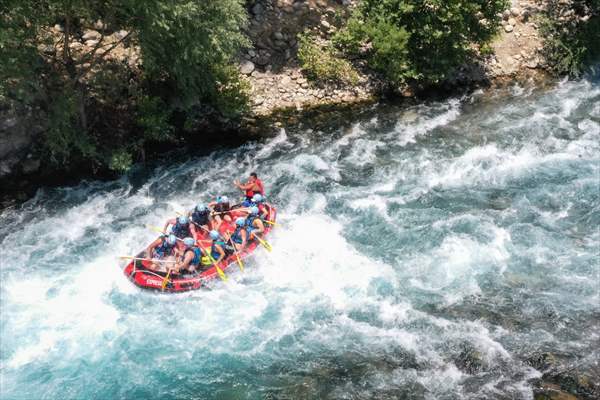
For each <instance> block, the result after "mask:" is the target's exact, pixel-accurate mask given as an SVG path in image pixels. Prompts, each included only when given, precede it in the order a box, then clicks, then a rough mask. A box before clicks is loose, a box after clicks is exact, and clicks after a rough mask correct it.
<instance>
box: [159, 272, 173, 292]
mask: <svg viewBox="0 0 600 400" xmlns="http://www.w3.org/2000/svg"><path fill="white" fill-rule="evenodd" d="M169 275H171V270H169V272H167V276H165V279H164V280H163V283H162V288H161V290H163V291H164V290H165V288H166V287H167V283H169Z"/></svg>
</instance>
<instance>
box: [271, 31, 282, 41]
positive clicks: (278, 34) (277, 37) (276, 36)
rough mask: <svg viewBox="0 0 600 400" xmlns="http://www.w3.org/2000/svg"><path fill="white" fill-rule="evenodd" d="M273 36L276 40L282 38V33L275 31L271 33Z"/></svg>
mask: <svg viewBox="0 0 600 400" xmlns="http://www.w3.org/2000/svg"><path fill="white" fill-rule="evenodd" d="M273 37H274V38H275V39H276V40H283V33H281V32H275V33H273Z"/></svg>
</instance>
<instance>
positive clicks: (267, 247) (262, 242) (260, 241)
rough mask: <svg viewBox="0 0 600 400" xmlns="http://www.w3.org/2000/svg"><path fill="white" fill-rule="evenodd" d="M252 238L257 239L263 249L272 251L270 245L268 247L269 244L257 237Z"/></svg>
mask: <svg viewBox="0 0 600 400" xmlns="http://www.w3.org/2000/svg"><path fill="white" fill-rule="evenodd" d="M254 237H255V238H256V239H258V242H259V243H260V244H262V245H263V247H264V248H265V249H267V251H273V247H271V245H270V244H269V243H267V241H266V240H263V239H261V238H259V237H258V236H254Z"/></svg>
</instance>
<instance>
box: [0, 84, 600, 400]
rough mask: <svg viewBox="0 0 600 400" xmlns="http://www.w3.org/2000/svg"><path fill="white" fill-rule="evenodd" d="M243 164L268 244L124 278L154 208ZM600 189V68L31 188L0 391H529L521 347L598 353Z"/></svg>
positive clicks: (4, 316) (180, 201) (209, 186)
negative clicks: (209, 262) (259, 190)
mask: <svg viewBox="0 0 600 400" xmlns="http://www.w3.org/2000/svg"><path fill="white" fill-rule="evenodd" d="M252 170H257V171H258V172H259V174H260V175H261V176H262V177H263V178H264V181H265V183H266V185H267V189H268V191H269V194H270V199H271V201H272V202H274V203H275V204H277V205H278V207H279V218H280V222H281V224H282V226H281V227H279V228H277V229H276V230H275V232H274V233H273V235H272V236H271V243H272V245H273V247H274V251H273V252H272V253H266V252H265V251H264V250H260V251H258V252H257V253H256V256H255V257H253V258H252V259H250V260H249V261H248V262H247V265H246V271H245V273H241V272H239V271H238V270H237V268H236V270H235V271H234V270H230V271H231V272H230V281H229V283H227V284H224V283H221V282H215V284H214V285H213V287H212V289H211V290H206V291H198V292H192V293H186V294H177V295H164V294H163V295H161V294H156V293H150V292H146V291H143V290H141V289H139V288H137V287H135V286H133V285H132V284H131V283H130V282H129V281H128V280H127V279H126V278H125V277H124V276H123V274H122V272H121V268H122V267H123V264H122V263H120V261H119V260H118V259H117V257H118V256H119V255H123V254H133V253H135V252H136V251H138V250H140V249H141V248H142V247H144V246H145V245H146V244H147V243H148V242H150V241H151V240H152V239H153V232H151V231H149V230H148V229H146V228H145V225H146V224H154V225H160V224H161V223H162V222H163V221H164V220H165V219H166V218H168V217H172V216H174V214H175V212H176V211H179V210H183V209H185V208H186V207H191V206H192V205H193V204H194V203H195V202H197V201H208V200H210V199H212V198H214V197H215V196H216V195H217V194H221V193H222V191H223V190H224V191H225V193H226V194H229V195H232V196H234V195H236V192H235V190H234V189H233V187H232V185H231V184H230V183H231V180H232V179H233V178H234V177H244V176H246V175H247V174H248V172H250V171H252ZM223 188H225V189H223ZM599 193H600V84H599V83H598V80H597V79H596V80H593V79H587V80H581V81H578V82H563V83H560V84H558V85H557V86H556V87H555V88H553V89H550V90H543V91H542V90H531V89H524V88H521V87H517V86H515V87H514V88H512V89H511V90H509V91H508V92H502V93H500V92H498V93H492V94H489V93H488V94H483V93H475V94H473V95H471V96H466V97H463V98H454V99H450V100H447V101H441V102H431V103H427V104H422V105H418V106H412V107H408V108H406V107H404V108H399V107H394V106H386V107H376V108H374V109H372V110H369V111H366V112H365V113H364V115H363V116H357V117H356V120H355V121H349V122H348V123H346V124H344V126H331V127H330V128H328V129H326V130H323V131H317V130H311V129H308V127H305V128H302V129H296V130H287V131H286V130H281V131H280V132H278V133H276V134H275V135H274V136H273V137H271V138H269V139H265V140H264V141H263V142H260V143H249V144H247V145H244V146H242V147H240V148H236V149H222V150H219V151H215V152H214V153H211V154H210V155H208V156H204V157H199V158H192V159H187V160H185V161H184V162H179V163H172V164H164V165H162V166H159V167H157V168H155V169H152V170H149V171H148V170H146V171H144V170H138V171H134V172H132V173H131V174H130V176H129V177H126V178H123V179H121V180H119V181H115V182H108V183H100V182H88V183H83V184H81V185H79V186H77V187H70V188H60V189H53V190H43V191H40V192H39V193H38V195H37V196H36V197H35V198H34V199H32V200H30V201H28V202H27V203H25V204H24V205H23V206H21V207H19V208H16V209H12V210H7V211H5V212H3V213H2V215H1V216H0V226H1V228H0V238H1V239H0V240H1V241H2V243H1V248H2V263H1V281H0V282H1V283H0V295H1V299H0V301H1V303H0V304H1V311H2V312H1V315H0V320H1V323H2V324H1V339H2V340H1V343H0V350H1V355H0V361H1V367H0V374H1V375H0V377H1V381H0V395H1V396H0V397H1V398H2V399H163V400H166V399H263V398H267V399H299V398H300V399H317V398H319V399H397V398H404V397H405V398H424V399H462V398H471V399H496V398H512V399H530V398H532V397H533V391H532V390H533V389H532V388H533V383H532V382H533V380H534V379H536V378H539V377H540V376H541V374H542V372H543V371H539V370H536V369H534V368H533V367H531V366H530V363H528V362H527V360H528V359H529V358H530V357H531V356H532V355H533V354H537V353H539V352H552V353H553V354H560V355H561V357H563V358H565V359H566V360H571V361H572V362H574V363H577V365H578V366H580V368H582V369H584V370H585V369H586V368H588V367H589V368H592V367H593V365H594V363H595V362H597V360H598V357H599V352H598V344H599V343H600V340H599V334H600V330H599V329H598V328H599V326H598V320H599V318H600V308H599V299H600V294H599V278H600V268H599V265H598V260H599V256H600V254H599V253H600V250H599V246H600V231H599V228H598V227H599V225H600V194H599Z"/></svg>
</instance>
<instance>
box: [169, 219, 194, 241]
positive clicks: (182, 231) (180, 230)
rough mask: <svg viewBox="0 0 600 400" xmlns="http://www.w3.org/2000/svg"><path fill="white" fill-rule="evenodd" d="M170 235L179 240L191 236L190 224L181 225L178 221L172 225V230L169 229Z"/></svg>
mask: <svg viewBox="0 0 600 400" xmlns="http://www.w3.org/2000/svg"><path fill="white" fill-rule="evenodd" d="M171 233H172V234H173V235H175V236H177V237H178V238H179V239H183V238H185V237H190V236H192V234H191V233H190V224H187V225H181V224H180V223H179V221H177V223H175V225H173V228H171Z"/></svg>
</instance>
